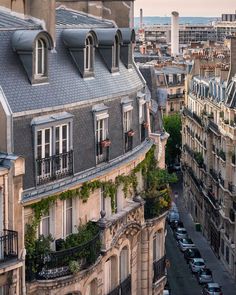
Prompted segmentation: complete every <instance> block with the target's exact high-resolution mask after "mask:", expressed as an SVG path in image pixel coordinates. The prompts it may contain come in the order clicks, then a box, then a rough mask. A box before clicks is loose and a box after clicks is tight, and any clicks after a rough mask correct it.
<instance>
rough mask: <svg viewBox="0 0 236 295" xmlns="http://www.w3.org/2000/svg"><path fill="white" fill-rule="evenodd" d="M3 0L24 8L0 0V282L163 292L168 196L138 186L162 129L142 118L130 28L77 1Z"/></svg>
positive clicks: (11, 290) (23, 287) (80, 290)
mask: <svg viewBox="0 0 236 295" xmlns="http://www.w3.org/2000/svg"><path fill="white" fill-rule="evenodd" d="M8 2H9V3H8ZM10 2H11V1H0V5H4V6H7V8H8V9H14V10H15V11H17V12H20V13H21V14H17V13H16V12H12V11H10V10H7V9H2V8H1V9H0V69H1V70H0V126H1V131H0V134H1V137H0V151H1V154H0V210H1V213H2V212H3V214H1V216H0V218H1V219H0V226H1V228H0V229H1V231H0V234H1V236H0V274H1V276H0V291H1V292H0V293H1V294H3V295H7V294H16V295H18V294H29V295H30V294H32V295H33V294H34V295H37V294H40V295H43V294H47V295H53V294H63V295H64V294H67V295H69V294H73V295H75V294H77V295H78V294H82V295H103V294H105V295H112V294H126V295H128V294H130V295H131V294H132V295H136V294H137V295H138V294H140V295H141V294H156V295H160V294H162V292H163V288H164V285H165V282H166V278H165V249H164V241H165V218H166V213H167V210H168V206H167V205H163V206H162V208H159V209H160V210H159V211H158V212H156V211H155V212H154V211H153V207H152V206H151V205H152V204H150V203H148V202H146V203H145V202H144V200H143V199H142V198H141V197H140V195H141V193H142V192H143V190H144V189H145V174H143V172H144V171H145V169H144V168H145V167H147V166H145V165H148V163H149V162H148V161H150V157H154V156H155V158H156V160H157V161H158V163H159V166H160V167H161V168H164V167H165V163H164V159H165V152H164V150H165V143H166V137H165V132H164V131H163V130H160V129H159V128H155V125H154V127H153V128H152V130H151V129H150V116H149V113H150V111H151V110H150V108H151V99H150V96H149V92H148V90H147V88H146V83H145V80H144V79H143V77H142V75H141V73H140V72H139V70H138V69H137V67H136V65H135V64H134V62H133V56H132V55H133V53H132V48H133V42H134V40H135V34H134V31H133V30H132V29H130V28H128V27H123V26H122V24H121V25H120V27H117V25H116V24H115V23H114V20H116V17H114V18H113V21H111V20H107V19H100V18H98V17H97V15H96V13H95V15H96V17H94V16H92V15H91V14H89V15H88V14H85V12H92V10H91V11H84V10H83V9H81V10H82V11H77V10H76V9H78V7H77V6H76V3H75V2H76V1H59V2H60V3H56V2H55V1H43V3H42V4H41V3H40V4H41V5H40V4H39V2H38V1H31V2H29V1H14V2H11V3H10ZM62 2H65V3H64V4H69V5H68V7H69V8H68V7H61V6H59V5H57V4H61V3H62ZM78 2H80V1H78ZM85 2H86V3H85V4H87V7H88V6H89V7H90V6H91V5H90V2H91V1H85ZM102 2H104V3H105V2H106V3H105V4H106V5H110V6H109V7H110V9H111V10H112V14H113V13H115V11H116V5H117V3H114V6H113V1H110V3H108V2H109V1H102ZM116 2H120V3H119V5H123V2H122V1H116ZM10 4H12V5H11V6H10ZM72 4H74V5H75V6H76V7H72V6H71V5H72ZM77 4H78V3H77ZM105 4H104V5H105ZM80 5H82V4H81V3H80ZM127 5H128V4H126V7H127ZM56 6H58V7H57V8H56ZM90 8H91V7H90ZM130 10H132V7H130ZM24 12H27V14H28V16H27V17H26V16H22V13H24ZM48 13H49V14H50V15H49V14H48ZM129 13H131V14H132V11H129ZM29 15H32V16H34V18H31V17H29ZM118 16H120V15H119V14H118V12H117V17H118ZM37 17H38V18H39V19H38V18H37ZM42 20H44V21H42ZM118 23H119V22H118ZM14 155H17V156H14ZM23 159H24V161H23ZM151 159H154V158H151ZM24 167H25V169H24ZM153 201H154V200H152V202H153ZM2 274H3V275H2Z"/></svg>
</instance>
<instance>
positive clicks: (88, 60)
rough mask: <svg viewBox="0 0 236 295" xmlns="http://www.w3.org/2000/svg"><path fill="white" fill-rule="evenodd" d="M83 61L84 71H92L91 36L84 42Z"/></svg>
mask: <svg viewBox="0 0 236 295" xmlns="http://www.w3.org/2000/svg"><path fill="white" fill-rule="evenodd" d="M84 59H85V60H84V67H85V71H88V72H91V71H92V70H93V39H92V37H91V36H89V37H87V39H86V41H85V49H84Z"/></svg>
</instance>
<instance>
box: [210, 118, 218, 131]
mask: <svg viewBox="0 0 236 295" xmlns="http://www.w3.org/2000/svg"><path fill="white" fill-rule="evenodd" d="M208 127H209V128H210V129H211V130H212V131H215V132H216V133H219V128H218V126H217V125H216V123H215V122H213V121H212V120H209V125H208Z"/></svg>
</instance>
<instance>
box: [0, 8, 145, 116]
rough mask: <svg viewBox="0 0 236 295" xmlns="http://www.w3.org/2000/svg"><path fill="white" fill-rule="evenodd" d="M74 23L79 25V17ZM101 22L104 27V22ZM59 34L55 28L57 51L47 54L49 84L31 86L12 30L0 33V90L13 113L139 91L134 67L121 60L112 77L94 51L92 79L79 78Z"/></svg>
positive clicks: (141, 84) (141, 81)
mask: <svg viewBox="0 0 236 295" xmlns="http://www.w3.org/2000/svg"><path fill="white" fill-rule="evenodd" d="M57 14H58V12H57ZM59 14H60V13H59ZM10 17H11V16H10V15H9V18H10ZM63 17H64V16H63ZM83 17H84V16H83ZM60 18H62V16H60ZM60 18H59V19H60ZM90 19H91V17H90ZM14 21H15V20H14ZM77 21H78V23H79V17H78V18H77ZM98 21H99V20H98V19H95V20H94V22H95V23H96V22H98ZM89 22H91V21H89ZM100 23H101V24H104V22H103V21H101V22H100ZM89 28H90V27H89ZM21 29H22V28H21ZM25 29H28V27H27V26H26V27H25ZM30 29H32V28H30ZM34 29H36V28H34ZM37 29H38V28H37ZM105 29H106V26H105V28H104V30H105ZM62 32H63V28H60V26H59V27H57V37H56V50H53V51H51V52H49V54H48V76H49V83H45V84H41V85H33V86H32V85H31V84H30V82H29V80H28V77H27V74H26V72H25V70H24V68H23V66H22V63H21V62H20V59H19V56H18V54H17V53H16V52H14V51H13V50H12V35H13V33H14V30H0V87H2V89H3V92H4V94H5V96H6V99H7V101H8V104H9V106H10V108H11V111H12V112H13V113H19V112H26V111H34V110H35V111H36V110H41V109H48V108H49V109H50V108H55V107H60V106H65V105H70V104H76V103H78V102H85V101H88V100H91V99H94V100H96V99H98V100H99V99H103V98H104V99H106V98H112V97H117V96H120V95H126V94H127V93H130V92H135V91H138V90H140V88H142V87H143V86H144V82H143V80H142V78H141V76H140V74H139V72H138V70H137V69H136V67H135V66H134V65H132V68H131V69H127V68H126V67H125V66H124V64H123V63H122V62H121V61H120V63H119V72H118V73H115V74H111V73H110V72H109V70H108V68H107V67H106V65H105V63H104V61H103V60H102V57H101V56H100V54H99V53H98V51H97V50H96V54H95V64H94V73H95V78H87V79H84V78H82V77H81V75H80V73H79V71H78V68H77V67H76V65H75V63H74V62H73V60H72V57H71V55H70V53H69V51H68V49H67V48H66V47H65V45H64V43H63V41H62Z"/></svg>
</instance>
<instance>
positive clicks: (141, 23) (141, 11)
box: [139, 8, 143, 29]
mask: <svg viewBox="0 0 236 295" xmlns="http://www.w3.org/2000/svg"><path fill="white" fill-rule="evenodd" d="M139 21H140V24H139V27H140V29H142V28H143V9H142V8H140V19H139Z"/></svg>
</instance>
